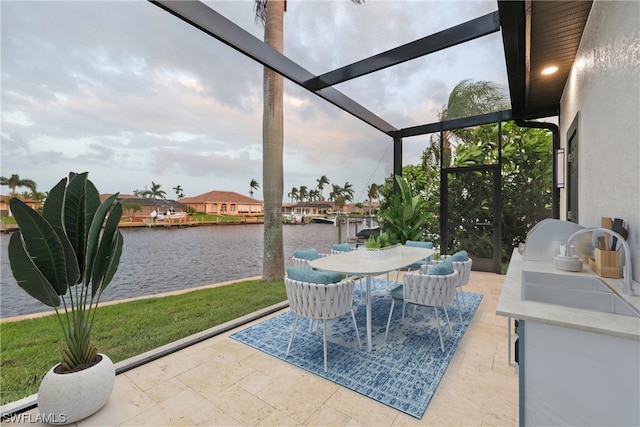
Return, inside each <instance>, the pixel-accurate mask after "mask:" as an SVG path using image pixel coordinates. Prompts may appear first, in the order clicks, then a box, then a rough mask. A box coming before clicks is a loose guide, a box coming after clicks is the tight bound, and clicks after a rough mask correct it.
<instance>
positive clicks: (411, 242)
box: [404, 240, 433, 249]
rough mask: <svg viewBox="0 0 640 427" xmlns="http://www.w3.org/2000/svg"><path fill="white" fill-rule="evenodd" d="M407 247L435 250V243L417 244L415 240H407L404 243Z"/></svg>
mask: <svg viewBox="0 0 640 427" xmlns="http://www.w3.org/2000/svg"><path fill="white" fill-rule="evenodd" d="M404 245H405V246H410V247H411V246H413V247H414V248H427V249H433V242H417V241H415V240H407V241H406V242H405V243H404Z"/></svg>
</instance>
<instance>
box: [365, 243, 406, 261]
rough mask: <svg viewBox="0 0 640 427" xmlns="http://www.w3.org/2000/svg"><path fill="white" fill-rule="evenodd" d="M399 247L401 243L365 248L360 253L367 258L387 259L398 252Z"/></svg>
mask: <svg viewBox="0 0 640 427" xmlns="http://www.w3.org/2000/svg"><path fill="white" fill-rule="evenodd" d="M399 247H400V245H394V246H388V247H386V248H381V249H368V248H365V249H364V250H363V251H360V253H361V255H362V257H363V258H366V259H385V258H389V257H392V256H394V255H395V254H397V253H398V248H399Z"/></svg>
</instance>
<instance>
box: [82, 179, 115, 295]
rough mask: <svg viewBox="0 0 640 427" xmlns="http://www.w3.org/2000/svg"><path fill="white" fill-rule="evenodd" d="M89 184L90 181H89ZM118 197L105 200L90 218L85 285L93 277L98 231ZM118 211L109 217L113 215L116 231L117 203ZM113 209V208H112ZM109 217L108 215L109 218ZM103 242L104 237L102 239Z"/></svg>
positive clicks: (110, 237)
mask: <svg viewBox="0 0 640 427" xmlns="http://www.w3.org/2000/svg"><path fill="white" fill-rule="evenodd" d="M89 183H91V181H89ZM117 197H118V193H116V194H113V195H112V196H110V197H109V198H107V199H106V200H105V201H104V202H103V203H102V204H101V205H100V206H99V207H98V208H97V210H95V211H94V213H93V216H92V222H91V224H90V228H89V229H88V231H87V242H86V254H85V271H84V282H85V284H88V283H89V279H90V278H91V277H92V276H93V268H94V263H95V258H96V251H97V249H98V244H99V239H100V230H101V229H102V225H103V223H104V219H105V217H106V216H107V213H108V212H109V208H111V205H112V204H113V202H114V201H115V200H116V198H117ZM98 200H99V198H98ZM116 206H118V210H116V211H115V213H114V212H113V211H112V212H111V215H115V219H116V221H117V222H116V224H115V228H116V229H117V227H118V223H119V222H120V218H121V217H122V206H120V203H117V204H116ZM114 209H115V208H114ZM111 215H109V216H110V217H111ZM113 233H114V232H113V231H111V235H110V236H109V238H108V240H111V239H112V238H113ZM102 239H103V240H104V236H103V238H102Z"/></svg>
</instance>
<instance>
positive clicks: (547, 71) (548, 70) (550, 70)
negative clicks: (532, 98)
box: [542, 65, 558, 75]
mask: <svg viewBox="0 0 640 427" xmlns="http://www.w3.org/2000/svg"><path fill="white" fill-rule="evenodd" d="M556 71H558V67H556V66H555V65H552V66H551V67H547V68H545V69H544V70H542V74H544V75H548V74H553V73H555V72H556Z"/></svg>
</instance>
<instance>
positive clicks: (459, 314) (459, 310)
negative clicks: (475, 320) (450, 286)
mask: <svg viewBox="0 0 640 427" xmlns="http://www.w3.org/2000/svg"><path fill="white" fill-rule="evenodd" d="M456 304H457V305H458V317H459V318H460V321H461V322H462V310H461V309H460V296H459V295H458V293H457V292H456Z"/></svg>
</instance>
